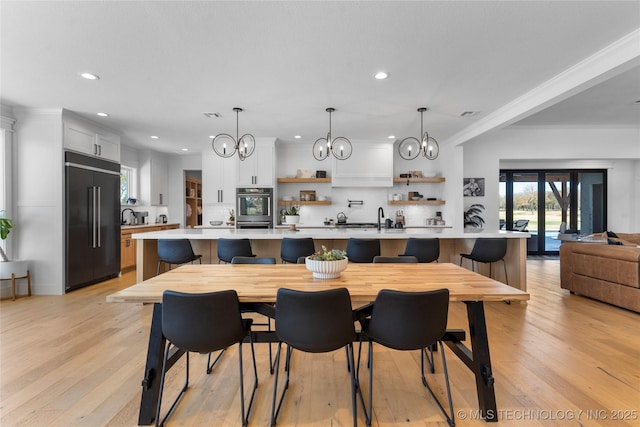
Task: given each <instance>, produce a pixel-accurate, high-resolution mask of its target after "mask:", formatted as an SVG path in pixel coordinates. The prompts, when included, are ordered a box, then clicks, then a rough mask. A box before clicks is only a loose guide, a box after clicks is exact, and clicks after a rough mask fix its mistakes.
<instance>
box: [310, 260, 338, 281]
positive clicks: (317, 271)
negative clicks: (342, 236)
mask: <svg viewBox="0 0 640 427" xmlns="http://www.w3.org/2000/svg"><path fill="white" fill-rule="evenodd" d="M305 265H306V266H307V270H309V271H311V272H312V273H313V277H315V278H316V279H335V278H337V277H340V273H341V272H343V271H344V270H345V269H346V268H347V265H349V259H348V258H345V259H339V260H336V261H316V260H312V259H310V258H309V257H307V258H306V259H305Z"/></svg>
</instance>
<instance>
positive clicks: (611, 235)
mask: <svg viewBox="0 0 640 427" xmlns="http://www.w3.org/2000/svg"><path fill="white" fill-rule="evenodd" d="M607 237H615V238H616V239H617V238H618V235H617V234H616V233H614V232H613V231H607Z"/></svg>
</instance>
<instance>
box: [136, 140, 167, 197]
mask: <svg viewBox="0 0 640 427" xmlns="http://www.w3.org/2000/svg"><path fill="white" fill-rule="evenodd" d="M168 169H169V161H168V159H167V156H166V155H164V154H162V153H158V152H155V151H142V152H140V193H141V194H140V196H141V199H142V203H143V204H144V203H148V204H150V205H152V206H165V205H167V204H169V198H168V194H169V193H168V188H169V180H168V176H167V175H168Z"/></svg>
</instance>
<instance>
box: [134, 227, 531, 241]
mask: <svg viewBox="0 0 640 427" xmlns="http://www.w3.org/2000/svg"><path fill="white" fill-rule="evenodd" d="M530 236H531V235H530V234H529V233H528V232H521V231H504V230H500V231H494V232H489V231H486V230H485V231H482V232H479V233H465V232H463V231H454V230H452V229H445V230H433V229H429V228H404V229H393V228H392V229H388V230H384V229H383V230H380V231H378V230H377V229H375V228H346V229H344V228H335V227H326V228H301V229H299V230H297V231H292V230H289V229H288V228H284V229H283V228H275V229H248V230H247V229H245V230H235V229H220V228H216V229H211V228H177V229H173V230H164V231H153V232H149V233H140V234H133V235H132V237H133V238H134V239H142V240H144V239H193V240H216V239H219V238H221V237H223V238H224V237H226V238H247V239H253V240H279V239H282V238H283V237H312V238H314V239H348V238H349V237H361V238H378V239H406V238H408V237H424V238H427V237H437V238H440V239H482V238H492V237H506V238H511V239H524V238H527V237H530Z"/></svg>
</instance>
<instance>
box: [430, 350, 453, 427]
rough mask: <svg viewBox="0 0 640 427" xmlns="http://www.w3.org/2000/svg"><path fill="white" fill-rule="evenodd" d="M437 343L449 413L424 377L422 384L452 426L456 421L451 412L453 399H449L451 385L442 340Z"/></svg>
mask: <svg viewBox="0 0 640 427" xmlns="http://www.w3.org/2000/svg"><path fill="white" fill-rule="evenodd" d="M438 344H439V345H440V352H441V353H442V370H443V371H444V381H445V385H446V388H447V400H448V401H449V414H447V411H446V410H445V409H444V406H442V403H440V400H439V399H438V397H437V396H436V395H435V393H434V392H433V390H432V389H431V387H430V386H429V384H428V383H427V381H426V379H425V378H424V377H423V384H424V386H425V387H426V388H427V390H429V393H431V396H432V397H433V399H434V400H435V401H436V403H437V404H438V407H439V408H440V410H441V411H442V413H443V414H444V416H445V418H446V419H447V424H449V425H450V426H451V427H453V426H455V423H456V422H455V415H454V413H453V401H452V400H451V386H450V385H449V371H448V370H447V360H446V357H445V355H444V344H443V343H442V341H438Z"/></svg>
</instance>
